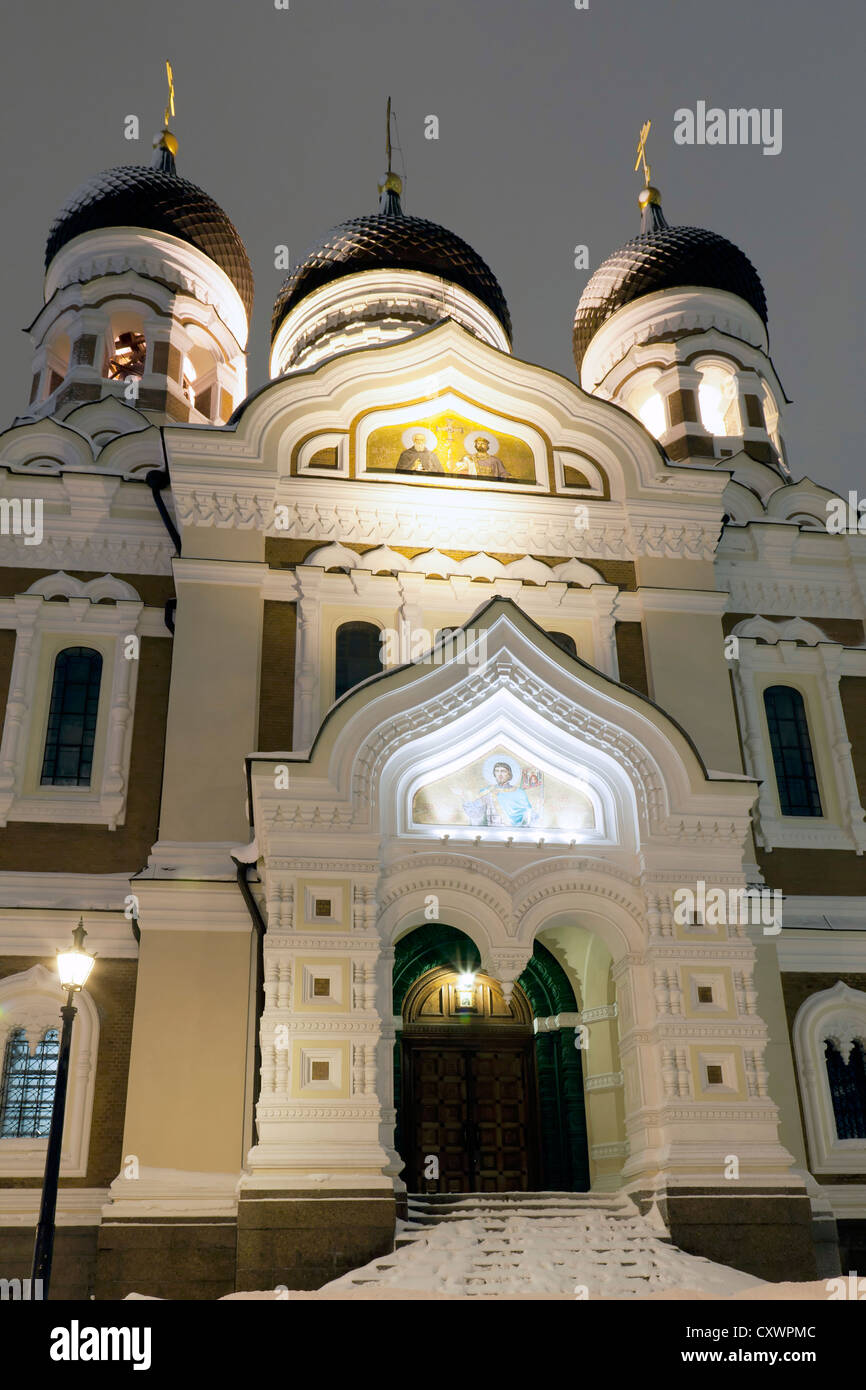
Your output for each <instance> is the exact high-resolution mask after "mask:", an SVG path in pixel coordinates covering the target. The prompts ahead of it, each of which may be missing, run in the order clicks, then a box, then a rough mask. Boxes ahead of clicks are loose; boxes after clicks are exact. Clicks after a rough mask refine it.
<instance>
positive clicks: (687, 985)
mask: <svg viewBox="0 0 866 1390" xmlns="http://www.w3.org/2000/svg"><path fill="white" fill-rule="evenodd" d="M682 980H683V996H684V1001H683V1007H684V1012H685V1015H686V1017H687V1018H706V1017H707V1016H708V1015H710V1016H713V1017H716V1018H736V1016H737V1008H736V1003H735V997H734V989H733V980H732V977H731V971H730V969H729V968H728V967H727V966H719V967H718V968H716V969H713V970H701V969H696V968H695V967H694V966H690V965H686V966H683V968H682Z"/></svg>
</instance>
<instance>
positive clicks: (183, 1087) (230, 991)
mask: <svg viewBox="0 0 866 1390" xmlns="http://www.w3.org/2000/svg"><path fill="white" fill-rule="evenodd" d="M249 973H250V939H249V934H248V933H245V932H241V931H237V932H235V931H222V932H204V931H192V932H176V931H144V932H143V933H142V938H141V955H140V959H139V968H138V985H137V991H136V1000H135V1022H134V1025H133V1033H132V1055H131V1059H130V1069H129V1092H128V1100H127V1112H126V1128H125V1131H124V1141H123V1153H124V1156H125V1157H128V1156H130V1155H132V1154H134V1155H135V1156H136V1157H137V1158H138V1161H139V1164H140V1165H141V1166H142V1167H153V1168H180V1169H186V1170H188V1171H192V1172H210V1173H231V1172H234V1171H236V1170H239V1169H240V1167H241V1166H242V1163H243V1122H244V1071H245V1063H246V1055H247V1005H248V997H249Z"/></svg>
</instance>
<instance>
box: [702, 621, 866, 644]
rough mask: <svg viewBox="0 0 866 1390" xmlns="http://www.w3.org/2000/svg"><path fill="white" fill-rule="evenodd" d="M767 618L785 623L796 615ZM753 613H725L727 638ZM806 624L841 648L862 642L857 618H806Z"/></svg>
mask: <svg viewBox="0 0 866 1390" xmlns="http://www.w3.org/2000/svg"><path fill="white" fill-rule="evenodd" d="M762 616H767V622H768V623H778V624H781V623H787V622H790V620H791V619H792V618H796V617H797V616H798V614H796V613H789V614H788V615H787V617H784V618H780V617H778V616H777V615H773V616H769V615H762ZM754 617H755V614H754V613H725V615H724V617H723V618H722V627H723V630H724V633H725V636H726V637H727V635H728V633H729V632H733V630H734V628H735V627H736V625H737V623H741V622H743V621H744V620H745V619H746V618H754ZM805 621H806V622H807V623H814V624H815V627H817V628H820V629H821V631H822V632H823V633H824V634H825V636H826V638H827V641H828V642H839V643H840V644H841V646H843V647H859V646H860V643H861V642H862V641H863V624H862V623H861V621H860V619H859V618H810V617H808V616H807V617H806V618H805Z"/></svg>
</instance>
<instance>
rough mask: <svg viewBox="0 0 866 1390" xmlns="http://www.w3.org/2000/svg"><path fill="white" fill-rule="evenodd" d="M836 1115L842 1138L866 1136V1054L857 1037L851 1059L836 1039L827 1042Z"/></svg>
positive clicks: (865, 1137) (861, 1137)
mask: <svg viewBox="0 0 866 1390" xmlns="http://www.w3.org/2000/svg"><path fill="white" fill-rule="evenodd" d="M824 1046H825V1049H826V1059H827V1079H828V1081H829V1082H830V1095H831V1097H832V1099H833V1116H834V1118H835V1120H836V1133H837V1135H838V1136H839V1138H840V1139H866V1053H864V1048H863V1042H862V1039H860V1038H855V1040H854V1042H853V1043H852V1045H851V1051H850V1053H849V1056H848V1060H847V1062H846V1061H845V1058H844V1057H843V1055H842V1053H841V1052H840V1050H839V1048H838V1047H837V1045H836V1043H835V1042H834V1041H833V1039H832V1038H828V1039H827V1041H826V1043H825V1044H824Z"/></svg>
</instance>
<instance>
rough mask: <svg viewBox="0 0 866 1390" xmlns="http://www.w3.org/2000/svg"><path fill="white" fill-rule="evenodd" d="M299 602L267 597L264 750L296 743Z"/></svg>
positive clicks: (262, 713)
mask: <svg viewBox="0 0 866 1390" xmlns="http://www.w3.org/2000/svg"><path fill="white" fill-rule="evenodd" d="M297 613H298V610H297V604H294V603H277V602H272V601H271V600H270V599H265V603H264V615H263V618H262V664H261V672H260V676H259V739H258V747H259V749H260V750H261V751H262V752H265V751H268V750H282V749H285V750H288V749H289V748H291V746H292V717H293V713H294V693H295V629H296V627H297Z"/></svg>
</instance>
